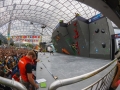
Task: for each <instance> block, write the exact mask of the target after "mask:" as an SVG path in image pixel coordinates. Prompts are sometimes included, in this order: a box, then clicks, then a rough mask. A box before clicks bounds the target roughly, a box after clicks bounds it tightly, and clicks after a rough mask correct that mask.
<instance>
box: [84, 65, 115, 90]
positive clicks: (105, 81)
mask: <svg viewBox="0 0 120 90" xmlns="http://www.w3.org/2000/svg"><path fill="white" fill-rule="evenodd" d="M115 70H116V66H114V68H112V70H111V71H110V72H109V73H107V74H106V75H105V76H103V77H102V78H101V79H99V80H98V81H96V82H95V83H93V84H91V85H90V86H88V87H86V88H84V89H82V90H109V88H110V85H111V82H112V80H113V77H114V74H115Z"/></svg>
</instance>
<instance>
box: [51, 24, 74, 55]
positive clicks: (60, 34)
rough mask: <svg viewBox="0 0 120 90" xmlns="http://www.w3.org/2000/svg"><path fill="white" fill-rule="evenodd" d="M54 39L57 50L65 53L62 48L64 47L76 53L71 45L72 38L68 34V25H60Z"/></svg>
mask: <svg viewBox="0 0 120 90" xmlns="http://www.w3.org/2000/svg"><path fill="white" fill-rule="evenodd" d="M52 41H53V44H54V47H55V48H56V50H57V52H59V53H63V51H62V49H64V50H66V51H67V52H68V53H69V54H71V55H75V54H74V52H73V51H72V49H71V47H70V46H69V43H70V42H71V39H70V37H69V35H68V31H67V28H66V27H61V26H59V27H58V28H57V29H56V30H55V31H54V33H53V35H52Z"/></svg>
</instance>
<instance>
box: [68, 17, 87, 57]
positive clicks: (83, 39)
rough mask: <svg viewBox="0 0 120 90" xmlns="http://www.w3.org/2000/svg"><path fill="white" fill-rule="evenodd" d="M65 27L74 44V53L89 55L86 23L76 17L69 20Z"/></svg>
mask: <svg viewBox="0 0 120 90" xmlns="http://www.w3.org/2000/svg"><path fill="white" fill-rule="evenodd" d="M67 29H68V32H69V35H70V37H71V40H72V41H73V43H75V44H76V48H77V49H76V54H77V55H79V56H86V57H89V30H88V24H87V23H85V22H82V21H80V20H78V19H76V20H74V21H72V22H71V24H70V25H69V26H68V27H67ZM71 44H72V43H71Z"/></svg>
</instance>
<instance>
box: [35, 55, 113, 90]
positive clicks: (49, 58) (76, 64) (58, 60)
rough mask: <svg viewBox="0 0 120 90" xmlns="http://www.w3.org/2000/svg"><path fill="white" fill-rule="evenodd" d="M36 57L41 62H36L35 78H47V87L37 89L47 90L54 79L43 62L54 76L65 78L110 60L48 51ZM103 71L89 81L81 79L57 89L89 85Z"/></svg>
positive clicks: (78, 89) (68, 89)
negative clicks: (53, 53) (52, 53)
mask: <svg viewBox="0 0 120 90" xmlns="http://www.w3.org/2000/svg"><path fill="white" fill-rule="evenodd" d="M38 58H39V59H40V60H41V62H38V63H37V71H36V77H37V79H41V78H44V79H46V80H47V82H46V83H47V88H40V89H39V90H48V87H49V85H50V84H51V83H52V82H53V81H55V80H54V79H53V77H52V76H51V75H50V74H49V72H48V71H47V70H46V68H45V67H44V66H43V64H44V65H45V66H46V67H47V69H48V70H49V71H50V72H52V73H53V74H54V76H57V77H58V78H59V79H66V78H71V77H75V76H79V75H82V74H85V73H88V72H90V71H93V70H95V69H98V68H100V67H102V66H104V65H106V64H107V63H109V62H110V61H111V60H101V59H93V58H84V57H78V56H69V55H64V54H58V53H55V55H50V54H49V53H46V54H45V55H43V53H39V56H38ZM42 63H43V64H42ZM41 68H42V69H41ZM107 71H109V70H107ZM105 73H106V71H105V72H104V73H102V74H99V75H97V76H96V78H95V77H94V78H92V79H91V80H89V82H88V81H87V82H86V81H82V82H80V83H76V84H73V85H68V86H65V87H61V88H59V89H57V90H81V89H82V88H84V87H86V85H89V84H91V83H92V82H94V81H96V80H97V78H98V77H101V76H103V74H105Z"/></svg>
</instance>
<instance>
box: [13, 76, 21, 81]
mask: <svg viewBox="0 0 120 90" xmlns="http://www.w3.org/2000/svg"><path fill="white" fill-rule="evenodd" d="M12 78H14V80H15V81H18V82H19V81H20V78H19V77H17V76H16V74H14V75H13V76H12Z"/></svg>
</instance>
